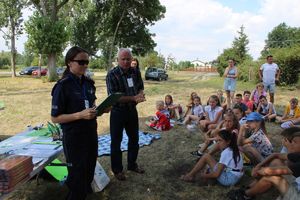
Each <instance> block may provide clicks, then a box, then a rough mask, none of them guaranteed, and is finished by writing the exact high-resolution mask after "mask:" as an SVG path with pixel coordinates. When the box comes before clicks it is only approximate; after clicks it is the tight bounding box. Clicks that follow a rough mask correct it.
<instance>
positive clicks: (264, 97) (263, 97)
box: [259, 95, 267, 100]
mask: <svg viewBox="0 0 300 200" xmlns="http://www.w3.org/2000/svg"><path fill="white" fill-rule="evenodd" d="M261 99H265V100H267V97H266V96H264V95H261V96H260V97H259V100H261Z"/></svg>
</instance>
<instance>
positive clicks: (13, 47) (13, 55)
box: [10, 17, 17, 78]
mask: <svg viewBox="0 0 300 200" xmlns="http://www.w3.org/2000/svg"><path fill="white" fill-rule="evenodd" d="M10 25H11V36H10V38H11V39H10V42H11V77H12V78H15V77H16V52H17V51H16V44H15V42H16V40H15V38H16V36H15V23H14V20H13V18H12V17H10Z"/></svg>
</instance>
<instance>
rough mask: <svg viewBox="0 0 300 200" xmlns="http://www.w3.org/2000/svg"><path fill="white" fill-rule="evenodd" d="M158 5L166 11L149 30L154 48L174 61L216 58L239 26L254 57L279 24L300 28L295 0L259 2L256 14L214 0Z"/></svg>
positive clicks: (178, 0) (166, 1)
mask: <svg viewBox="0 0 300 200" xmlns="http://www.w3.org/2000/svg"><path fill="white" fill-rule="evenodd" d="M161 3H162V4H163V5H165V6H166V8H167V13H166V16H165V19H163V20H161V21H160V22H157V23H156V25H155V26H154V27H151V30H152V31H153V32H155V33H156V35H157V37H156V38H154V40H155V41H156V42H157V44H158V47H157V48H156V49H159V50H160V51H161V53H163V54H164V55H166V56H167V55H168V54H170V53H171V54H172V55H174V56H175V57H176V58H177V60H193V59H195V58H201V59H202V60H205V61H208V60H212V59H214V58H216V57H217V55H218V53H221V52H222V50H223V49H224V48H228V47H229V46H230V45H231V43H232V40H233V38H234V37H235V36H237V31H238V30H239V27H240V26H241V25H244V27H245V33H246V34H247V35H248V37H249V40H250V43H249V48H250V54H252V56H254V58H257V57H258V56H259V54H260V51H261V50H262V48H263V47H264V40H265V39H266V37H267V34H268V32H270V31H271V30H272V29H273V28H274V27H275V26H277V25H278V24H279V23H281V22H286V23H287V24H288V25H289V26H296V27H299V26H300V20H299V19H300V12H298V10H299V9H300V4H299V1H298V0H285V1H282V0H264V1H260V9H258V10H257V11H255V12H253V11H252V12H250V11H240V12H236V11H233V9H231V8H229V7H226V6H224V5H222V4H221V3H220V2H218V1H216V0H202V1H197V0H189V1H186V0H176V1H174V0H161ZM242 3H247V2H246V1H243V2H242ZM248 3H249V1H248ZM250 3H251V1H250ZM249 6H251V5H249Z"/></svg>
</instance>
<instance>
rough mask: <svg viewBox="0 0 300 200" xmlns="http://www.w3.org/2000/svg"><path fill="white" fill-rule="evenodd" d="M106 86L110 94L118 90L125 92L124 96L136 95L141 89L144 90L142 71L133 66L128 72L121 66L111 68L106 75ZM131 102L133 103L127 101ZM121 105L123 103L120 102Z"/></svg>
mask: <svg viewBox="0 0 300 200" xmlns="http://www.w3.org/2000/svg"><path fill="white" fill-rule="evenodd" d="M106 86H107V93H108V94H109V95H110V94H113V93H116V92H121V93H123V94H124V96H135V95H137V94H138V93H139V92H140V91H141V90H144V83H143V80H142V77H141V72H140V71H139V70H136V69H133V68H131V67H130V68H129V69H128V71H127V72H126V71H125V70H123V69H122V68H121V67H120V66H117V67H115V68H113V69H112V70H110V71H109V72H108V74H107V76H106ZM122 104H124V103H122ZM130 104H132V103H127V105H130ZM134 104H135V103H134ZM119 105H121V104H120V103H119ZM125 105H126V104H125Z"/></svg>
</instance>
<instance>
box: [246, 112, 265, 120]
mask: <svg viewBox="0 0 300 200" xmlns="http://www.w3.org/2000/svg"><path fill="white" fill-rule="evenodd" d="M246 120H247V121H262V120H263V118H262V116H261V115H260V114H259V113H257V112H251V113H249V115H247V117H246Z"/></svg>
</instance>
